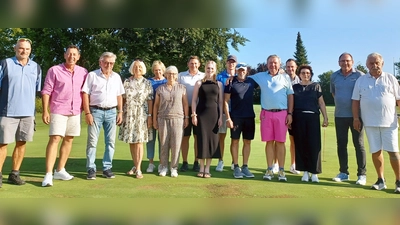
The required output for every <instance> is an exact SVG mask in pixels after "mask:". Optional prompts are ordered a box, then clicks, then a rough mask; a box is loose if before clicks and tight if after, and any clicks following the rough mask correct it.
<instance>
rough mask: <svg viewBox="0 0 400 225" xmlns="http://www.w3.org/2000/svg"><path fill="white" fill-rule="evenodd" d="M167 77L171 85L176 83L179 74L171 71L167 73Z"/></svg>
mask: <svg viewBox="0 0 400 225" xmlns="http://www.w3.org/2000/svg"><path fill="white" fill-rule="evenodd" d="M165 77H166V78H167V80H168V82H169V83H174V82H175V81H176V80H177V79H178V72H177V71H174V70H170V71H168V72H166V73H165Z"/></svg>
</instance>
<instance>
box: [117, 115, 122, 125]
mask: <svg viewBox="0 0 400 225" xmlns="http://www.w3.org/2000/svg"><path fill="white" fill-rule="evenodd" d="M121 124H122V113H117V126H119V125H121Z"/></svg>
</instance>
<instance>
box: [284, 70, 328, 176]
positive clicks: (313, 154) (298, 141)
mask: <svg viewBox="0 0 400 225" xmlns="http://www.w3.org/2000/svg"><path fill="white" fill-rule="evenodd" d="M298 71H299V76H300V79H301V82H300V83H298V84H295V85H293V91H294V111H293V122H292V130H293V137H294V142H295V151H296V154H295V155H296V170H299V171H304V175H303V177H302V178H301V180H302V181H305V182H308V181H309V179H310V174H311V181H312V182H319V180H318V176H317V174H319V173H321V172H322V170H321V127H320V111H321V113H322V115H323V117H324V121H323V123H322V126H323V127H326V126H328V116H327V114H326V107H325V102H324V98H323V97H322V89H321V86H320V85H319V83H317V82H312V81H311V78H312V76H313V71H312V68H311V66H309V65H302V66H300V67H299V69H298Z"/></svg>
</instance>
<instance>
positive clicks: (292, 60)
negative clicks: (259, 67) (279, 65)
mask: <svg viewBox="0 0 400 225" xmlns="http://www.w3.org/2000/svg"><path fill="white" fill-rule="evenodd" d="M288 62H294V63H295V64H296V66H297V62H296V60H295V59H292V58H290V59H288V60H286V63H285V64H287V63H288Z"/></svg>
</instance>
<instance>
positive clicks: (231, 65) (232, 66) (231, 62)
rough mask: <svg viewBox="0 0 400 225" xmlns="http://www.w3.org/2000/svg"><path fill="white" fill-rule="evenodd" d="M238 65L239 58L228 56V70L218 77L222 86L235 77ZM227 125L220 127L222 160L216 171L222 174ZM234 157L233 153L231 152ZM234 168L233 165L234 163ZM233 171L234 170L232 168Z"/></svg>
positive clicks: (224, 117)
mask: <svg viewBox="0 0 400 225" xmlns="http://www.w3.org/2000/svg"><path fill="white" fill-rule="evenodd" d="M236 65H237V58H236V56H235V55H228V58H227V59H226V64H225V66H226V69H225V70H224V71H222V72H221V73H219V74H218V75H217V81H220V82H221V83H222V84H226V80H227V79H228V78H229V77H232V76H235V73H236ZM226 119H227V118H226V115H225V114H223V115H222V121H225V120H226ZM226 128H227V127H226V123H222V125H221V126H220V127H219V131H218V132H219V148H220V151H221V158H220V159H219V161H218V165H217V167H216V168H215V171H218V172H222V170H223V169H224V151H225V137H226ZM231 155H232V152H231ZM232 166H233V163H232ZM232 169H233V168H232Z"/></svg>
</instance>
